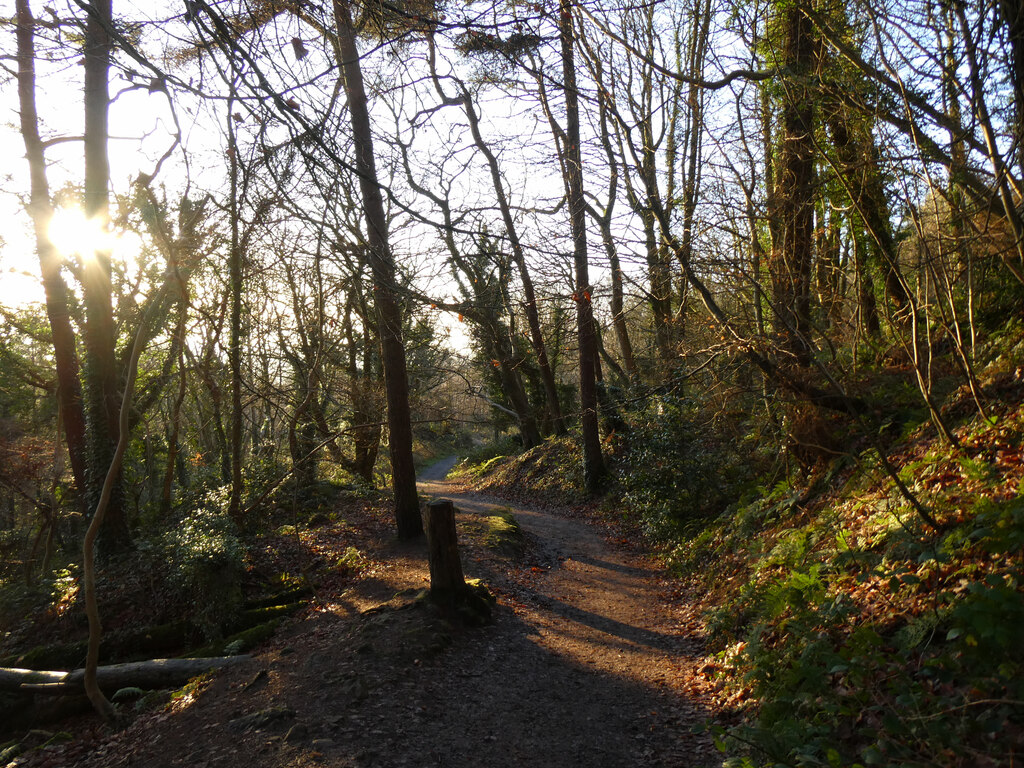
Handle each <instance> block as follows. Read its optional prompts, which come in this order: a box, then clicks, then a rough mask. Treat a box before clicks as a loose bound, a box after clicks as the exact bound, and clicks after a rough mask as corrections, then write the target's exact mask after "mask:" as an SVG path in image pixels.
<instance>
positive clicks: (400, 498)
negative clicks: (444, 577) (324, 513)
mask: <svg viewBox="0 0 1024 768" xmlns="http://www.w3.org/2000/svg"><path fill="white" fill-rule="evenodd" d="M334 15H335V23H336V24H337V28H338V47H339V50H340V51H341V55H342V61H340V62H339V65H340V66H341V70H342V75H343V78H344V81H345V94H346V96H347V97H348V109H349V115H350V117H351V120H352V140H353V143H354V144H355V154H356V170H357V172H358V174H359V187H360V190H361V192H362V198H363V213H364V215H365V217H366V230H367V233H366V234H367V246H368V248H367V251H368V258H369V263H370V269H371V270H372V272H373V286H374V305H375V306H376V309H377V317H378V328H379V331H380V344H381V361H382V363H383V366H384V387H385V391H386V392H387V402H388V431H389V445H390V452H391V477H392V488H393V490H394V495H395V521H396V525H397V529H398V537H399V538H400V539H409V538H414V537H416V536H420V535H422V533H423V523H422V521H421V519H420V509H419V498H418V496H417V494H416V470H415V468H414V466H413V459H412V416H411V412H410V408H409V379H408V374H407V373H406V363H405V348H404V347H403V345H402V308H401V306H400V304H399V302H398V285H397V282H396V280H395V263H394V258H393V257H392V254H391V248H390V245H389V243H388V228H387V226H388V225H387V217H386V216H385V213H384V200H383V198H382V197H381V191H380V186H379V185H378V182H377V168H376V163H375V160H374V156H373V135H372V133H371V130H370V113H369V109H368V107H367V100H366V91H365V90H364V88H363V72H362V67H361V66H360V63H359V50H358V48H357V47H356V38H355V30H354V28H353V26H352V17H351V14H350V13H349V8H348V4H347V2H346V0H334Z"/></svg>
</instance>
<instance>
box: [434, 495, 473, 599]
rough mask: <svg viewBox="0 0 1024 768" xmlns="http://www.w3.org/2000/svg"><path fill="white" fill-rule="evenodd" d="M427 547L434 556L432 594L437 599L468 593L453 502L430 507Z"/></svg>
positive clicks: (448, 500) (441, 502) (444, 501)
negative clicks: (438, 597) (437, 597)
mask: <svg viewBox="0 0 1024 768" xmlns="http://www.w3.org/2000/svg"><path fill="white" fill-rule="evenodd" d="M427 545H428V547H429V553H430V555H429V556H430V591H431V593H433V594H434V595H435V596H440V595H444V594H447V595H450V596H452V597H454V596H456V595H458V594H459V593H460V592H462V591H464V590H465V589H466V579H465V577H464V576H463V575H462V561H461V560H460V559H459V543H458V540H457V537H456V533H455V505H454V504H453V503H452V502H451V500H450V499H436V500H434V501H432V502H430V503H429V504H427Z"/></svg>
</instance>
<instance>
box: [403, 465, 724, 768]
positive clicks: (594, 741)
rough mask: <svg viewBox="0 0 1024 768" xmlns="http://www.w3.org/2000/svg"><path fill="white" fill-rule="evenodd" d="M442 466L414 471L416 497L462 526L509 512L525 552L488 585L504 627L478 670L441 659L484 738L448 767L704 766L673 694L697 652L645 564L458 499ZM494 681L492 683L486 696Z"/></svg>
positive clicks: (706, 756) (593, 538) (493, 502)
mask: <svg viewBox="0 0 1024 768" xmlns="http://www.w3.org/2000/svg"><path fill="white" fill-rule="evenodd" d="M452 465H454V461H451V463H450V464H449V463H447V462H439V463H438V464H437V465H435V467H433V468H431V469H432V470H434V471H432V472H425V473H424V474H423V477H422V479H421V482H420V489H421V491H422V492H424V493H427V494H430V495H431V496H435V497H445V498H450V499H452V501H454V502H455V504H456V506H457V507H458V509H459V511H460V513H461V515H462V516H465V517H466V518H470V519H471V518H472V517H474V516H483V515H486V514H488V513H490V512H492V511H493V510H494V508H495V507H498V508H506V509H511V511H512V512H513V514H514V515H515V517H516V519H517V520H518V521H519V523H520V524H521V526H522V527H523V529H524V530H525V531H526V533H527V535H528V537H529V539H530V546H529V548H528V553H529V554H528V558H527V563H526V564H525V565H524V567H522V568H521V569H519V570H518V571H512V572H511V573H509V578H508V581H507V582H505V583H502V581H501V580H500V579H495V578H494V576H492V577H491V578H492V580H493V581H494V582H497V583H498V584H499V585H500V586H501V587H503V588H504V589H505V590H507V592H506V594H505V598H506V600H507V601H508V603H509V604H510V606H511V608H512V616H503V617H502V618H501V619H499V626H500V627H501V630H502V631H501V632H500V633H499V634H498V637H497V638H496V639H495V641H494V642H491V643H489V644H488V646H487V649H486V653H485V655H484V660H485V661H486V664H485V665H484V666H483V668H482V669H480V668H479V666H480V662H479V661H477V662H476V663H474V662H473V660H472V659H465V660H463V659H458V660H457V659H455V658H453V659H451V661H452V666H453V667H454V666H458V664H459V663H460V662H463V663H466V664H467V665H468V666H471V667H472V668H474V672H475V674H474V675H473V676H472V677H469V678H468V680H467V681H466V684H465V685H463V686H461V687H460V688H461V689H460V690H459V691H458V696H459V698H460V699H463V701H464V702H466V704H468V706H464V707H463V709H465V710H467V711H476V712H478V713H479V715H478V718H479V719H480V720H481V722H480V723H478V725H477V727H478V728H479V729H482V732H483V734H484V738H483V740H482V743H476V744H466V745H465V748H464V749H463V751H462V752H461V759H458V760H456V761H454V762H452V763H451V764H452V765H487V766H518V765H529V766H569V765H574V766H661V765H664V766H680V767H682V766H697V765H707V764H710V763H711V762H712V761H713V757H714V754H713V750H712V749H711V747H710V744H709V742H708V740H707V739H704V738H698V737H695V736H693V735H692V733H691V731H692V729H693V726H695V725H697V724H698V723H699V722H701V721H703V719H704V714H703V713H702V712H701V711H700V708H699V707H698V706H697V705H696V704H695V703H694V702H692V701H689V700H688V699H687V698H686V695H685V694H684V693H683V691H682V690H681V683H682V681H683V679H686V678H688V677H689V675H690V667H691V666H692V659H693V658H694V656H695V654H696V653H697V652H698V647H697V645H696V644H695V643H693V642H691V641H688V640H687V638H686V637H685V636H684V635H683V634H681V632H680V630H679V629H678V628H677V626H676V623H675V621H674V619H673V616H672V615H671V612H670V609H669V608H668V607H667V605H666V601H665V594H664V592H665V588H664V584H663V582H662V577H661V575H660V574H659V572H658V571H657V570H656V569H655V568H654V567H653V564H652V563H650V562H645V561H642V560H639V559H637V558H635V557H632V556H630V555H629V554H627V553H625V552H623V551H621V550H620V549H616V548H613V547H612V546H610V545H609V544H608V543H606V542H605V540H604V539H603V538H602V537H601V536H599V535H598V533H597V532H596V531H595V530H594V529H593V528H591V527H590V526H588V525H587V524H585V523H584V522H581V521H580V520H576V519H571V518H567V517H562V516H558V515H556V514H553V513H552V512H549V511H544V510H541V509H529V508H526V507H523V506H521V505H515V506H511V505H510V504H509V503H508V502H505V501H502V500H500V499H491V498H487V497H483V496H480V495H477V494H470V493H464V492H460V491H459V490H458V489H457V488H456V487H455V486H454V485H453V484H451V483H449V482H446V481H444V480H442V479H438V477H439V476H440V475H442V472H443V474H447V471H448V470H449V469H450V468H451V466H452ZM466 570H467V572H468V573H469V574H470V575H474V574H473V568H472V566H471V565H469V566H467V568H466ZM495 679H497V680H502V681H503V683H502V684H501V686H500V689H501V690H500V692H499V693H498V695H497V696H495V693H496V692H495V690H494V685H493V681H494V680H495ZM467 700H468V701H467ZM450 727H451V728H453V729H457V728H458V725H457V723H454V722H453V723H450ZM456 732H458V731H457V730H456ZM488 734H489V735H488ZM473 755H476V756H477V758H478V761H474V760H472V759H469V758H470V757H471V756H473ZM438 764H439V765H442V764H444V765H447V764H449V763H443V762H442V763H438Z"/></svg>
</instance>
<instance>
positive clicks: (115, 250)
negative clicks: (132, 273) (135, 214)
mask: <svg viewBox="0 0 1024 768" xmlns="http://www.w3.org/2000/svg"><path fill="white" fill-rule="evenodd" d="M48 231H49V236H50V241H51V242H52V243H53V245H54V247H55V248H56V249H57V251H58V252H59V253H60V254H61V255H62V256H63V257H64V258H68V257H71V256H78V257H80V258H82V259H83V260H88V259H92V258H95V254H97V253H104V252H105V253H109V254H110V257H111V259H112V260H113V261H115V262H117V263H120V264H123V265H124V266H125V267H126V268H128V269H131V268H132V267H133V266H134V265H135V264H136V263H137V262H138V258H139V251H140V250H141V248H142V240H141V238H140V237H139V236H138V235H137V234H136V233H134V232H124V233H117V232H112V231H110V229H108V228H107V227H105V226H104V225H103V223H102V222H101V221H100V220H99V219H96V218H92V219H90V218H88V217H87V216H86V215H85V212H84V211H83V210H82V209H81V208H60V209H58V210H57V211H55V212H54V214H53V219H51V221H50V227H49V230H48Z"/></svg>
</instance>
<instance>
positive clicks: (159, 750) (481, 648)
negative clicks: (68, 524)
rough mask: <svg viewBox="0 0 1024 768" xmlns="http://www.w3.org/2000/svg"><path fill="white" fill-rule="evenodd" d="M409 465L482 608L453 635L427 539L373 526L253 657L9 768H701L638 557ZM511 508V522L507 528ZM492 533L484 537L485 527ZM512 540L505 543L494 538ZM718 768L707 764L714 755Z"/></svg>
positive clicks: (697, 679) (672, 595)
mask: <svg viewBox="0 0 1024 768" xmlns="http://www.w3.org/2000/svg"><path fill="white" fill-rule="evenodd" d="M453 464H454V458H451V459H448V460H445V461H442V462H440V463H438V464H436V465H434V466H433V467H431V468H429V469H428V470H427V471H425V472H424V473H423V476H422V477H421V480H420V491H421V494H424V495H427V496H430V497H433V498H441V497H444V498H449V499H451V500H452V501H453V502H454V503H455V504H456V506H457V510H458V513H457V522H458V527H459V536H460V546H461V551H462V559H463V568H464V570H465V572H466V575H467V577H468V578H479V579H481V580H482V581H483V582H484V583H485V584H486V585H487V586H488V588H489V589H490V590H491V592H492V593H493V594H494V595H495V596H496V597H497V607H496V609H495V611H494V621H493V623H491V624H488V625H485V626H482V627H457V626H455V625H453V624H452V623H451V622H448V621H446V620H445V619H444V618H443V617H442V616H441V615H439V614H438V613H437V612H436V611H435V610H432V609H431V608H430V607H429V604H428V603H426V602H424V601H422V600H419V601H417V600H415V599H414V597H413V595H414V594H415V592H416V591H419V590H422V588H424V587H425V586H426V585H427V583H428V580H429V577H428V570H427V563H426V545H425V542H423V541H418V542H414V543H411V544H406V543H400V542H397V541H396V540H395V539H394V538H393V536H392V535H391V533H390V531H391V528H390V525H389V522H390V521H388V520H386V519H384V518H383V517H382V516H381V515H380V512H379V510H378V511H377V513H376V514H377V517H376V518H373V519H367V520H363V521H357V520H352V519H349V524H350V525H351V526H354V527H360V526H361V527H362V529H363V530H364V531H368V532H369V535H368V538H364V539H363V540H362V541H361V542H360V547H359V549H360V551H361V552H362V553H363V555H364V556H365V562H364V563H363V564H362V566H361V569H360V573H359V576H358V577H357V578H355V579H352V580H349V581H348V582H347V583H345V584H344V586H343V587H339V588H338V589H333V590H332V589H331V588H329V587H328V588H321V589H318V593H317V598H316V600H315V601H314V604H313V606H312V607H311V608H310V610H309V611H307V612H305V613H303V614H300V615H299V616H297V617H295V618H293V619H291V620H290V621H289V622H288V623H287V624H285V625H284V626H283V627H282V628H281V629H280V630H279V631H278V632H277V634H276V635H275V637H274V638H273V639H272V640H271V641H270V642H269V643H268V644H266V645H265V646H264V647H262V648H261V649H259V650H258V651H257V652H256V653H255V654H254V655H253V657H252V659H251V660H250V661H249V662H247V663H245V664H242V665H239V666H238V667H235V668H232V669H230V670H226V671H224V672H222V673H219V674H216V675H214V676H213V677H212V678H211V679H210V680H208V681H205V682H203V683H202V684H200V685H195V686H193V688H194V689H195V690H194V692H192V693H190V694H188V695H184V696H178V697H177V699H176V700H175V701H174V702H172V703H171V704H169V705H168V706H167V707H166V708H164V709H160V710H158V711H151V712H149V713H146V714H143V715H138V716H136V718H135V720H134V721H133V722H132V723H131V724H129V725H128V726H127V727H124V728H122V729H120V730H109V729H107V728H105V727H100V726H97V725H95V721H92V724H89V721H88V720H83V721H82V722H81V724H79V726H78V727H77V728H74V729H73V730H72V731H71V734H72V736H73V737H74V738H73V739H72V740H71V741H68V742H66V743H64V744H61V745H55V746H50V747H46V748H44V749H38V750H34V751H32V752H29V753H26V754H25V755H24V756H22V757H21V758H18V759H16V760H15V761H14V763H13V764H12V765H17V766H25V767H26V768H27V767H28V766H32V767H33V768H38V767H40V766H62V767H70V766H76V767H78V768H86V767H89V768H115V767H116V766H147V767H153V766H156V767H160V766H179V765H180V766H190V768H204V767H205V766H210V767H211V768H212V766H218V768H242V767H243V766H244V767H245V768H262V767H263V766H266V767H268V768H269V767H271V766H273V767H274V768H278V767H280V768H284V767H286V766H288V767H296V768H297V767H299V766H321V765H322V766H339V767H342V766H344V767H346V768H347V767H350V766H351V767H352V768H355V767H356V766H358V767H360V768H363V767H364V766H365V767H366V768H369V767H370V766H381V767H387V768H390V767H392V766H394V767H396V768H397V767H399V766H453V767H454V766H466V767H469V766H473V767H478V766H479V767H481V768H483V767H486V768H501V767H502V766H530V767H531V768H548V767H551V768H554V767H555V766H558V767H559V768H565V767H566V766H587V767H588V768H598V767H600V766H608V767H609V768H610V767H612V766H614V767H616V768H622V767H625V766H638V767H640V766H644V767H646V766H652V767H653V766H673V767H679V768H683V767H687V766H705V765H711V764H712V763H715V762H717V761H716V759H715V758H716V756H717V752H716V751H715V749H714V747H713V745H712V743H711V739H710V737H709V736H707V735H706V734H702V733H701V734H698V733H697V732H696V731H697V730H698V728H699V726H701V725H702V724H704V723H706V722H707V721H708V720H709V719H713V717H712V710H713V709H714V705H713V704H711V701H712V700H713V691H712V690H711V685H710V684H709V683H708V682H707V681H706V680H705V678H704V675H703V674H702V673H701V669H702V668H703V667H704V666H705V661H706V660H705V659H704V658H702V649H701V645H700V642H699V640H698V639H696V629H695V627H696V626H697V624H698V622H697V620H696V618H695V617H694V616H693V615H692V610H691V609H689V608H688V605H687V601H686V600H685V596H681V595H680V594H679V592H678V586H677V584H676V583H674V582H673V581H672V580H670V579H669V578H668V577H667V576H666V575H665V574H664V573H663V572H662V570H661V569H660V568H659V566H658V564H657V563H656V562H655V561H653V560H652V559H649V558H646V557H643V556H641V555H640V554H638V553H636V552H632V551H630V550H629V549H628V547H627V545H626V542H625V541H623V540H622V539H618V538H616V536H615V534H614V531H612V530H609V529H605V528H604V527H602V526H601V525H600V524H599V523H596V522H594V521H593V520H590V519H588V518H589V515H588V514H586V511H585V509H584V510H579V509H578V510H575V511H573V510H567V509H564V508H557V507H541V506H530V505H526V504H523V503H522V502H512V503H510V502H508V501H504V500H500V499H495V498H489V497H485V496H482V495H479V494H475V493H472V492H471V491H470V490H468V489H467V488H466V487H464V486H460V485H459V484H458V483H457V482H456V481H452V480H445V479H444V478H445V476H446V474H447V472H448V470H449V469H450V468H451V467H452V465H453ZM501 512H511V513H512V515H513V516H514V518H515V519H516V520H517V521H518V523H519V524H520V526H521V529H522V530H521V532H520V533H519V534H517V535H516V536H507V535H502V534H501V530H500V527H501V526H500V522H501V521H500V519H498V518H494V517H493V515H495V514H497V513H501ZM496 523H498V524H499V525H498V527H497V528H496V527H495V524H496ZM505 533H506V534H507V533H508V532H507V531H506V532H505ZM719 760H720V757H719Z"/></svg>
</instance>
